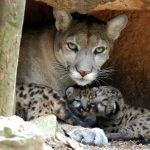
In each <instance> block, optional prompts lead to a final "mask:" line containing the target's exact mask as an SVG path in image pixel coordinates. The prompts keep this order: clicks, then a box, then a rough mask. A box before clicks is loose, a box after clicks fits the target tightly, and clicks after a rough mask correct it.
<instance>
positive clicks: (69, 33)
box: [54, 10, 127, 86]
mask: <svg viewBox="0 0 150 150" xmlns="http://www.w3.org/2000/svg"><path fill="white" fill-rule="evenodd" d="M54 16H55V18H56V28H57V30H58V32H57V35H56V38H55V48H54V50H55V55H56V58H57V60H58V61H59V62H60V63H61V65H63V66H64V68H66V70H67V72H68V76H69V77H70V78H71V79H72V80H73V81H75V82H76V83H77V84H78V85H82V86H84V85H86V84H89V83H91V82H92V81H94V80H95V79H96V78H97V76H98V74H99V72H100V71H101V67H102V66H103V64H104V63H105V62H106V61H107V60H108V59H109V52H110V50H111V49H112V47H113V43H114V41H115V40H116V39H117V38H118V37H119V35H120V32H121V30H122V29H124V28H125V26H126V24H127V16H126V15H120V16H118V17H115V18H114V19H112V20H110V21H108V22H107V23H106V24H104V23H102V22H100V21H99V22H90V21H88V20H82V21H78V20H72V17H71V15H70V14H68V13H66V12H64V11H60V10H54Z"/></svg>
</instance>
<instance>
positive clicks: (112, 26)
mask: <svg viewBox="0 0 150 150" xmlns="http://www.w3.org/2000/svg"><path fill="white" fill-rule="evenodd" d="M127 23H128V17H127V15H125V14H123V15H119V16H117V17H115V18H113V19H111V20H109V21H108V22H107V34H108V36H109V37H110V38H111V39H113V40H116V39H117V38H118V37H119V36H120V33H121V31H122V30H123V29H124V28H125V27H126V25H127Z"/></svg>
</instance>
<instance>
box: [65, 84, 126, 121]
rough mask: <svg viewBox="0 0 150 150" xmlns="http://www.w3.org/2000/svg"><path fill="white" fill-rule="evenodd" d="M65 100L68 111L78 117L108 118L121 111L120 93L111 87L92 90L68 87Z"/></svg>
mask: <svg viewBox="0 0 150 150" xmlns="http://www.w3.org/2000/svg"><path fill="white" fill-rule="evenodd" d="M66 100H67V104H68V107H69V108H70V110H71V111H72V112H73V113H75V114H76V115H78V116H90V115H95V116H99V117H104V118H107V117H110V115H113V116H114V114H117V113H118V112H119V111H120V110H122V109H123V105H124V100H123V97H122V94H121V92H120V91H119V90H118V89H116V88H114V87H111V86H100V87H93V88H79V87H68V88H67V89H66Z"/></svg>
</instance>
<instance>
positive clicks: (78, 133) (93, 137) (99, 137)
mask: <svg viewBox="0 0 150 150" xmlns="http://www.w3.org/2000/svg"><path fill="white" fill-rule="evenodd" d="M68 135H69V136H70V137H71V138H72V139H74V140H76V141H78V142H80V143H83V144H88V145H96V146H100V145H105V144H107V143H108V139H107V137H106V135H105V133H104V131H103V130H102V129H99V128H93V129H89V128H76V129H73V130H72V131H70V132H69V133H68Z"/></svg>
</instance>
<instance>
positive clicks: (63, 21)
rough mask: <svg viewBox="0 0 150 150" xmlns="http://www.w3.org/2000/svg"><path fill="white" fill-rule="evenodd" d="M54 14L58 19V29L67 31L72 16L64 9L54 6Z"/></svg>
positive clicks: (56, 24)
mask: <svg viewBox="0 0 150 150" xmlns="http://www.w3.org/2000/svg"><path fill="white" fill-rule="evenodd" d="M53 15H54V17H55V19H56V22H55V26H56V29H57V30H58V31H60V30H61V31H65V30H66V29H67V28H68V27H69V25H70V24H71V22H72V16H71V15H70V14H69V13H67V12H66V11H64V10H59V9H55V8H54V9H53Z"/></svg>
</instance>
